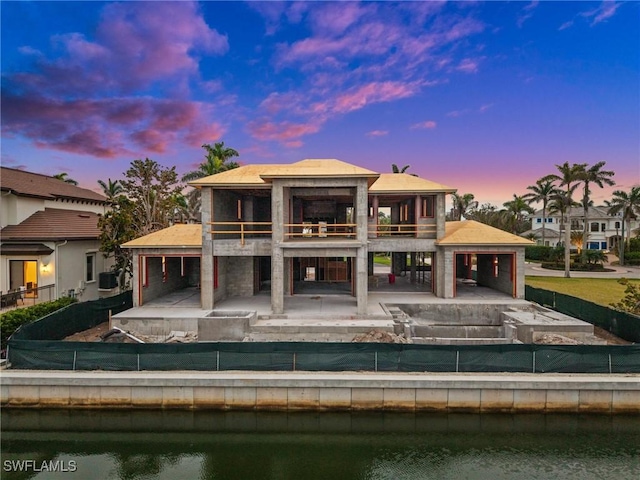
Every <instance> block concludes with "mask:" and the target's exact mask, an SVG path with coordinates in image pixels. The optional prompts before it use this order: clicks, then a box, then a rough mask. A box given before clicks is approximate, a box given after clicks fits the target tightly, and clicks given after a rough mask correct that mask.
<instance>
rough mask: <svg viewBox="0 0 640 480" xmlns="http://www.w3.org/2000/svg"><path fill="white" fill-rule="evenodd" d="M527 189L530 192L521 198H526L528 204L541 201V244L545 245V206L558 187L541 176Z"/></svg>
mask: <svg viewBox="0 0 640 480" xmlns="http://www.w3.org/2000/svg"><path fill="white" fill-rule="evenodd" d="M527 190H531V192H529V193H526V194H524V195H523V196H522V198H524V199H526V200H527V202H528V203H529V205H531V204H532V203H539V202H542V245H546V244H547V240H546V225H547V208H548V207H549V202H550V201H551V200H552V199H553V197H554V195H556V194H557V193H558V189H557V188H556V186H555V185H554V184H553V181H552V180H544V179H542V178H541V179H539V180H537V181H536V184H535V185H529V186H528V187H527Z"/></svg>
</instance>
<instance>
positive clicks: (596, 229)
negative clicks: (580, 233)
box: [591, 222, 600, 232]
mask: <svg viewBox="0 0 640 480" xmlns="http://www.w3.org/2000/svg"><path fill="white" fill-rule="evenodd" d="M591 231H592V232H599V231H600V224H599V223H598V222H591Z"/></svg>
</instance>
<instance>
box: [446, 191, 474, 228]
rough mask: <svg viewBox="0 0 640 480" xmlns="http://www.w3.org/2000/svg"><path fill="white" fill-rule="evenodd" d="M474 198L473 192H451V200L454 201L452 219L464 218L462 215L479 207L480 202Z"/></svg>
mask: <svg viewBox="0 0 640 480" xmlns="http://www.w3.org/2000/svg"><path fill="white" fill-rule="evenodd" d="M474 199H475V196H474V195H473V193H465V194H464V195H458V194H457V193H453V194H451V200H452V201H453V207H452V212H451V217H452V220H458V221H459V220H462V217H465V214H466V213H467V211H469V210H473V209H475V208H478V202H477V201H476V200H474ZM465 218H466V217H465Z"/></svg>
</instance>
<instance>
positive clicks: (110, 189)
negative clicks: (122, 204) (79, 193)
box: [98, 179, 124, 202]
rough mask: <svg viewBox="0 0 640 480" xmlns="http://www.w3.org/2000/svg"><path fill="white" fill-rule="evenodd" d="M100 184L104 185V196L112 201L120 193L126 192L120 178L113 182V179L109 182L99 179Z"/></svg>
mask: <svg viewBox="0 0 640 480" xmlns="http://www.w3.org/2000/svg"><path fill="white" fill-rule="evenodd" d="M98 185H100V186H101V187H102V193H104V196H105V197H107V199H108V200H109V201H110V202H113V201H114V200H115V199H116V198H117V197H118V196H119V195H122V194H123V193H124V189H123V188H122V185H121V184H120V181H119V180H116V181H115V182H113V181H112V180H111V179H108V180H107V183H105V182H104V181H102V180H98Z"/></svg>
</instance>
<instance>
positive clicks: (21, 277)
mask: <svg viewBox="0 0 640 480" xmlns="http://www.w3.org/2000/svg"><path fill="white" fill-rule="evenodd" d="M20 287H25V288H26V290H27V291H26V293H25V297H28V298H35V297H37V296H38V292H37V290H36V289H37V288H38V261H37V260H9V289H10V290H19V289H20Z"/></svg>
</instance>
